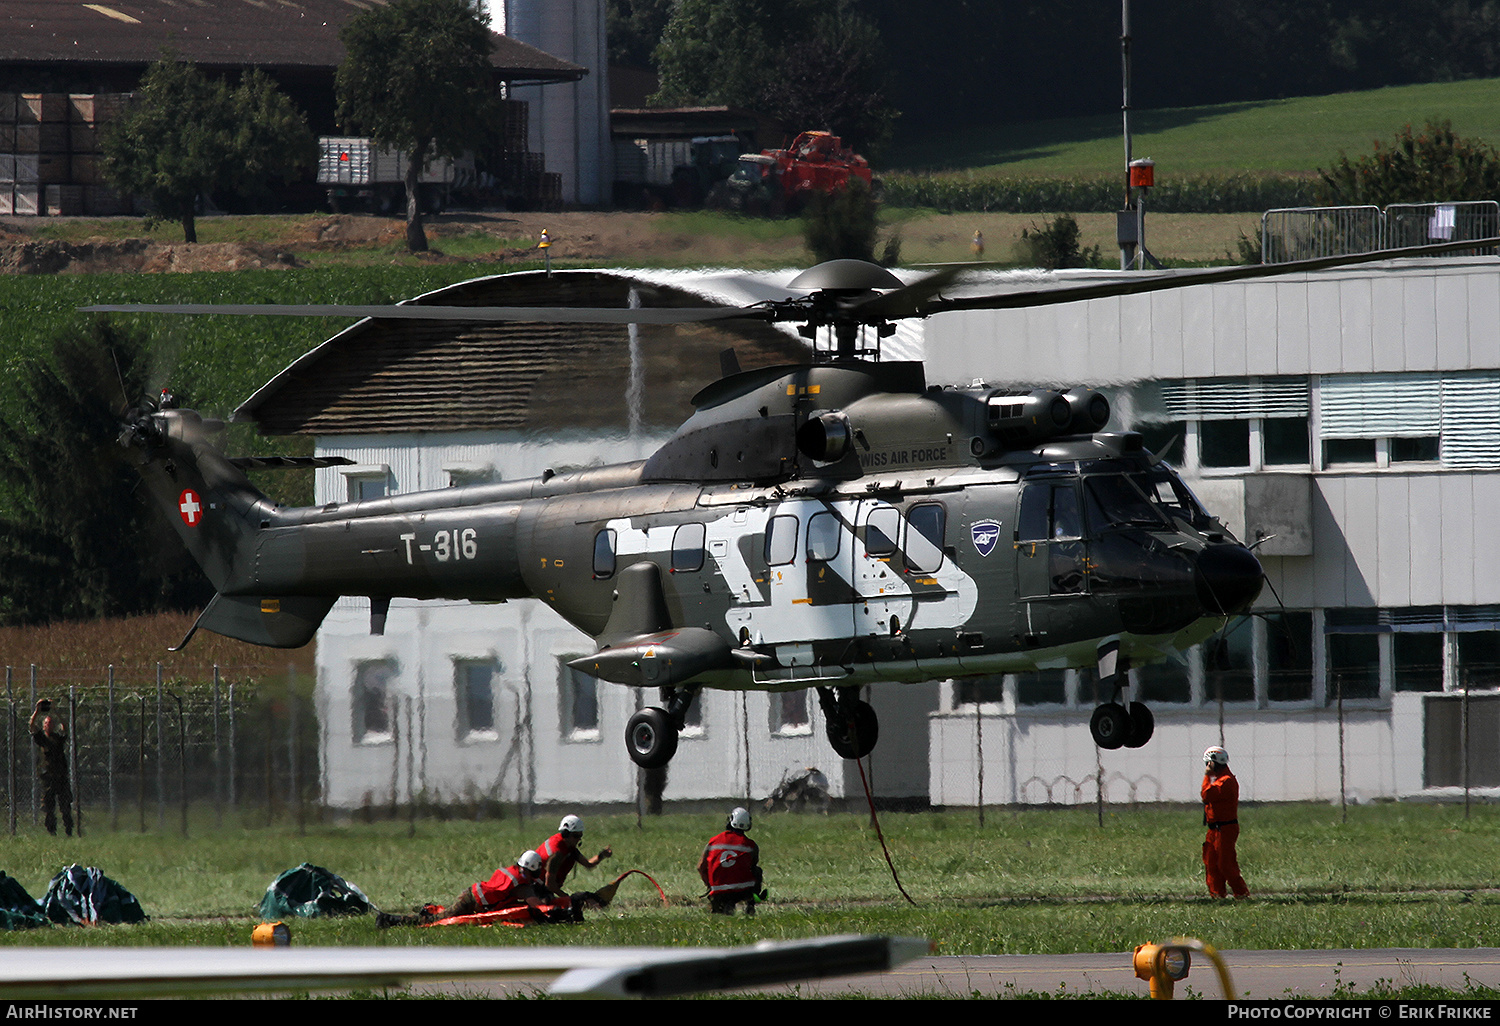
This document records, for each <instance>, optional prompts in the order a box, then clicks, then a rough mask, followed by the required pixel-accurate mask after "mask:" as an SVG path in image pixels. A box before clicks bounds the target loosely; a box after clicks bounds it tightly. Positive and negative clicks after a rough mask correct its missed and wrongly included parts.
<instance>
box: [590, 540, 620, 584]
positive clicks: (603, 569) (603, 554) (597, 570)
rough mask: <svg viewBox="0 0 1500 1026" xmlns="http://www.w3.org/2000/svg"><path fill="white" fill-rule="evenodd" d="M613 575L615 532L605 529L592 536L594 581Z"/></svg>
mask: <svg viewBox="0 0 1500 1026" xmlns="http://www.w3.org/2000/svg"><path fill="white" fill-rule="evenodd" d="M614 575H615V532H614V529H613V528H609V527H606V528H605V529H604V530H602V531H600V532H599V533H598V534H596V535H594V580H596V581H602V580H605V579H606V578H610V577H613V576H614Z"/></svg>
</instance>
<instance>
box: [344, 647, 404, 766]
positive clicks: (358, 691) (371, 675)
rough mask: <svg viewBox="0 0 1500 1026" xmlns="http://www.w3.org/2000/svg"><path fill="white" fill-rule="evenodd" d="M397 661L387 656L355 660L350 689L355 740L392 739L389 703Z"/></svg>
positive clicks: (376, 740)
mask: <svg viewBox="0 0 1500 1026" xmlns="http://www.w3.org/2000/svg"><path fill="white" fill-rule="evenodd" d="M395 683H396V664H395V663H394V662H391V661H390V660H388V659H386V660H380V661H378V662H367V663H357V664H356V665H355V667H354V686H353V688H352V689H351V691H350V699H351V703H350V704H351V706H352V709H353V720H352V724H353V733H354V743H355V744H364V745H370V744H383V743H386V742H389V741H391V740H393V739H394V735H393V733H392V723H391V720H392V711H391V710H392V703H393V702H394V699H395Z"/></svg>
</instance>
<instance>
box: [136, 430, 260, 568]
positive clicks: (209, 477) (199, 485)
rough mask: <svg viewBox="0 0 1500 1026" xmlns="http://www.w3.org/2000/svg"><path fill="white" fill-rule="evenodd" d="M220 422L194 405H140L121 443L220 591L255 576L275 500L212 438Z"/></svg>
mask: <svg viewBox="0 0 1500 1026" xmlns="http://www.w3.org/2000/svg"><path fill="white" fill-rule="evenodd" d="M216 423H217V422H214V421H207V422H205V421H204V419H203V418H202V417H200V416H199V415H198V414H197V413H195V412H194V411H192V410H172V409H164V410H148V411H137V413H136V414H134V415H133V417H132V419H131V422H130V423H129V424H128V425H127V426H126V428H125V430H124V432H123V433H122V434H121V436H120V444H121V445H124V446H125V447H127V448H128V449H130V450H131V451H132V455H133V457H134V462H135V464H136V469H137V470H138V471H139V472H140V475H141V478H142V480H143V481H144V482H145V485H146V489H147V491H148V492H149V493H150V494H151V499H152V501H153V502H155V503H156V505H157V506H158V507H159V508H160V509H161V510H162V512H163V513H165V514H166V517H167V520H168V521H169V522H170V523H171V524H172V527H173V528H174V529H175V530H176V531H177V536H178V537H179V538H181V539H182V542H183V544H184V545H186V546H187V548H188V551H189V552H190V553H191V554H192V556H193V558H194V559H195V560H197V561H198V565H199V566H201V567H202V568H203V572H204V573H205V574H207V575H208V579H209V580H210V581H212V582H213V585H214V587H215V588H216V589H218V590H219V591H221V592H223V591H233V590H235V589H236V586H237V585H238V586H240V587H243V586H244V585H246V584H248V583H249V582H250V581H251V578H252V573H253V566H254V557H255V533H256V531H258V530H259V527H260V523H261V521H262V520H263V519H267V518H269V517H270V515H271V514H272V512H273V510H274V508H275V507H274V505H273V504H272V503H271V501H270V500H269V499H267V498H266V496H265V495H264V494H263V493H262V492H260V490H259V489H257V488H256V487H255V486H254V485H253V484H251V483H250V479H249V478H248V477H246V476H245V474H244V472H243V471H241V470H240V469H239V468H238V467H236V466H235V465H234V464H232V463H230V462H229V460H228V459H226V458H225V456H224V454H223V453H221V452H220V451H219V450H218V449H217V448H216V447H215V446H214V445H213V443H211V442H210V441H209V438H208V436H209V434H210V433H211V432H212V431H214V430H216V427H215V425H216ZM218 426H220V427H222V425H218Z"/></svg>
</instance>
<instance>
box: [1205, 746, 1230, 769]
mask: <svg viewBox="0 0 1500 1026" xmlns="http://www.w3.org/2000/svg"><path fill="white" fill-rule="evenodd" d="M1203 765H1205V766H1228V765H1229V753H1228V752H1226V751H1224V749H1222V748H1220V747H1219V746H1218V745H1214V746H1213V747H1212V748H1207V749H1204V752H1203Z"/></svg>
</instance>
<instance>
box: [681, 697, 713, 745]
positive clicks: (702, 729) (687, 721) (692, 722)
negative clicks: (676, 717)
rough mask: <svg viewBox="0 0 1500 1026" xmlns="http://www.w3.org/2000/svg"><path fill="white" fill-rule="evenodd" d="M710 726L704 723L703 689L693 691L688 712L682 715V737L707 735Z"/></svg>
mask: <svg viewBox="0 0 1500 1026" xmlns="http://www.w3.org/2000/svg"><path fill="white" fill-rule="evenodd" d="M707 735H708V728H707V727H706V726H705V725H704V723H703V689H702V688H699V689H698V690H697V691H695V692H693V700H692V701H691V702H689V703H688V707H687V712H686V713H684V714H683V717H682V735H681V736H682V737H706V736H707Z"/></svg>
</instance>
